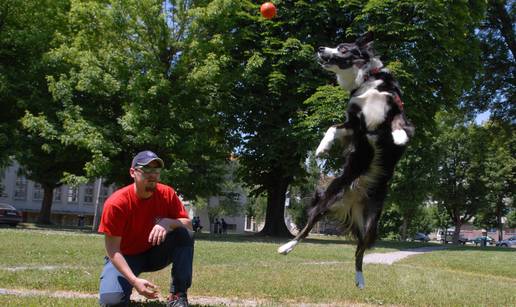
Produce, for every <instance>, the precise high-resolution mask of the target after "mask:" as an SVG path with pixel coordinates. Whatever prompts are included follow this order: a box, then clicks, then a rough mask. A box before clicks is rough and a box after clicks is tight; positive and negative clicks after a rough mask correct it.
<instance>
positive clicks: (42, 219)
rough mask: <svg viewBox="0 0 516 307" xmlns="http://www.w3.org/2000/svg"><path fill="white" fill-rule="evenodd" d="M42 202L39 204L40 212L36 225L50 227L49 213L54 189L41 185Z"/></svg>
mask: <svg viewBox="0 0 516 307" xmlns="http://www.w3.org/2000/svg"><path fill="white" fill-rule="evenodd" d="M42 187H43V201H42V202H41V210H40V211H39V217H38V224H44V225H50V224H51V221H50V213H51V212H52V198H53V197H54V188H53V187H51V186H49V185H47V184H42Z"/></svg>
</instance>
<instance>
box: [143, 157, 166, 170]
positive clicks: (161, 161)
mask: <svg viewBox="0 0 516 307" xmlns="http://www.w3.org/2000/svg"><path fill="white" fill-rule="evenodd" d="M152 161H158V162H159V164H160V167H161V168H163V167H165V163H163V160H161V159H160V158H153V159H149V161H146V162H145V163H136V165H142V166H145V165H148V164H149V163H151V162H152Z"/></svg>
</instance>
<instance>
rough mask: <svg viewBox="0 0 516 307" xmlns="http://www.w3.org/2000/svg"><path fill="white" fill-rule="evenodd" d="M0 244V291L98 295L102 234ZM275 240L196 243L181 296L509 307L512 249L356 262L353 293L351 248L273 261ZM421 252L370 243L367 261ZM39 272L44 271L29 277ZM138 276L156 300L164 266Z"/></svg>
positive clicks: (327, 247)
mask: <svg viewBox="0 0 516 307" xmlns="http://www.w3.org/2000/svg"><path fill="white" fill-rule="evenodd" d="M0 237H1V238H2V244H1V245H0V259H2V261H1V262H0V288H4V289H18V290H20V289H21V290H23V289H36V290H45V291H75V292H81V293H90V294H95V293H96V292H97V288H98V277H99V274H100V271H101V269H102V263H103V255H104V247H103V238H102V236H100V235H97V234H91V233H84V232H79V231H77V230H73V231H72V230H70V231H65V230H61V231H52V230H37V229H36V230H34V229H32V230H20V229H6V228H0ZM284 242H285V240H274V239H267V238H256V237H249V236H236V235H228V236H226V237H213V236H209V235H206V234H203V235H200V236H198V237H197V238H196V244H195V259H194V283H193V286H192V288H191V289H190V292H189V294H190V295H191V296H213V297H224V298H239V299H244V300H255V301H259V302H261V303H263V304H266V305H284V304H287V303H288V304H292V305H297V304H300V303H321V304H325V303H329V304H338V305H345V304H352V303H359V304H367V305H381V304H387V305H400V306H415V305H417V306H428V305H432V306H514V305H516V292H515V291H514V289H516V250H515V249H507V248H505V249H503V248H493V247H490V248H478V247H472V246H461V247H449V248H448V249H447V250H442V251H434V252H432V253H427V254H422V255H417V256H412V257H409V258H406V259H404V260H402V261H400V262H396V263H395V264H393V265H390V266H388V265H379V264H365V265H364V275H365V279H366V288H365V289H364V290H359V289H357V288H356V287H355V285H354V252H355V246H354V244H352V242H348V241H345V240H341V239H338V238H335V237H331V238H328V237H320V238H314V239H311V240H307V241H305V242H303V243H302V244H300V245H299V246H298V247H297V248H296V249H295V250H294V251H293V252H292V253H291V254H289V255H288V256H282V255H279V254H277V253H276V249H277V248H278V246H279V244H281V243H284ZM426 245H431V244H426ZM421 246H423V245H422V244H419V243H399V242H379V243H378V244H377V247H376V248H375V249H373V250H370V251H369V253H371V252H389V251H396V250H400V249H406V248H411V247H421ZM42 266H45V267H44V268H45V269H38V267H42ZM14 268H18V270H13V269H14ZM143 276H144V277H145V278H148V279H150V280H152V281H153V282H155V283H156V284H157V285H158V286H159V288H160V289H161V291H162V292H163V294H164V295H165V292H166V289H167V288H168V283H169V276H170V268H166V269H164V270H161V271H159V272H155V273H145V274H144V275H143ZM95 304H96V299H95V298H84V299H79V298H53V297H47V296H32V297H19V296H14V295H0V306H92V305H95ZM143 305H145V306H158V305H159V304H156V303H149V304H143Z"/></svg>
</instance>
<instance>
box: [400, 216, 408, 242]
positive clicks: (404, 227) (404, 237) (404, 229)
mask: <svg viewBox="0 0 516 307" xmlns="http://www.w3.org/2000/svg"><path fill="white" fill-rule="evenodd" d="M407 220H408V219H407V218H403V223H402V224H401V238H400V239H401V241H406V240H407V228H408V222H407Z"/></svg>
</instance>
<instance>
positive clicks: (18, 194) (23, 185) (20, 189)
mask: <svg viewBox="0 0 516 307" xmlns="http://www.w3.org/2000/svg"><path fill="white" fill-rule="evenodd" d="M14 199H17V200H26V199H27V178H25V177H24V176H18V177H16V185H15V188H14Z"/></svg>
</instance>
